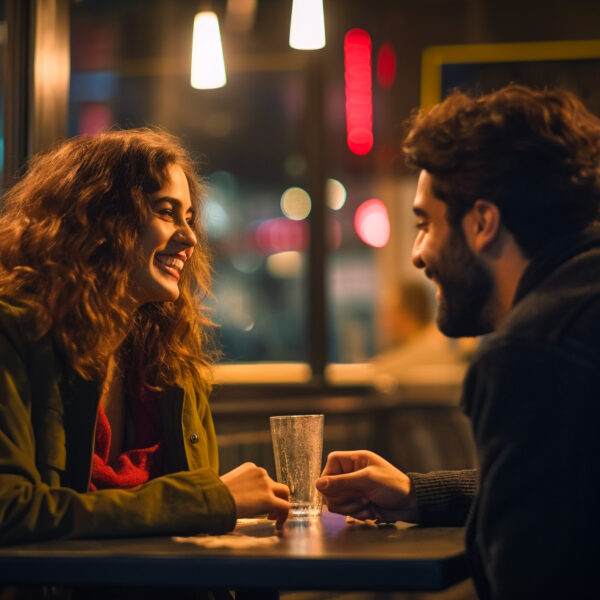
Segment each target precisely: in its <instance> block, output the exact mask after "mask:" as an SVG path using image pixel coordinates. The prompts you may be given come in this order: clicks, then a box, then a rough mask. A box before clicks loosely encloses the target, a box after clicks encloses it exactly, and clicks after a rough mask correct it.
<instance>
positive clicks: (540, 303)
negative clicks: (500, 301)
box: [411, 230, 600, 600]
mask: <svg viewBox="0 0 600 600" xmlns="http://www.w3.org/2000/svg"><path fill="white" fill-rule="evenodd" d="M462 405H463V409H464V410H465V412H466V413H467V414H468V415H469V416H470V418H471V421H472V426H473V433H474V437H475V442H476V445H477V453H478V463H479V477H478V485H477V482H476V474H475V472H473V471H460V472H454V473H448V472H442V473H437V474H430V475H425V476H423V475H417V474H411V477H412V479H413V482H414V484H415V487H416V491H417V498H418V502H419V507H420V511H421V515H422V521H423V522H424V523H425V524H455V523H458V522H460V521H461V519H463V518H464V516H465V515H466V513H467V512H468V518H467V539H466V543H467V554H468V557H469V561H470V563H471V568H472V572H473V578H474V581H475V585H476V587H477V591H478V594H479V597H480V598H481V599H482V600H487V599H493V600H508V599H510V600H518V599H520V598H523V599H524V598H527V599H528V600H530V599H537V598H540V599H544V600H547V599H551V598H592V597H594V598H598V597H600V584H598V583H594V585H592V573H593V571H592V569H597V568H598V567H597V566H596V563H598V561H599V560H600V526H599V523H600V518H599V510H600V500H599V496H598V490H600V465H599V464H598V462H599V461H600V434H599V432H598V426H599V423H600V232H599V231H598V230H594V231H592V232H590V233H587V234H585V235H580V236H577V237H570V238H565V239H563V240H561V241H560V242H558V243H556V244H554V245H553V247H552V249H550V250H549V251H547V252H545V253H543V254H541V255H540V256H539V257H536V258H534V259H533V260H532V261H531V263H530V265H529V266H528V268H527V269H526V271H525V273H524V275H523V277H522V279H521V281H520V283H519V287H518V289H517V293H516V297H515V302H514V306H513V308H512V310H511V312H510V314H509V316H508V318H507V320H506V321H505V322H504V323H503V324H502V326H501V327H500V328H499V329H498V330H497V331H496V332H495V333H494V334H492V335H490V336H489V337H488V338H487V339H486V340H485V342H484V343H483V344H482V347H481V349H480V350H479V351H478V353H477V355H476V356H475V358H474V360H473V363H472V365H471V367H470V369H469V371H468V373H467V376H466V379H465V383H464V387H463V398H462ZM473 498H474V500H473V502H472V505H471V506H470V500H471V499H473ZM469 506H470V509H469Z"/></svg>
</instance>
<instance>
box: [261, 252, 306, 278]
mask: <svg viewBox="0 0 600 600" xmlns="http://www.w3.org/2000/svg"><path fill="white" fill-rule="evenodd" d="M267 271H268V273H269V275H271V276H272V277H278V278H281V279H287V278H292V277H300V275H301V274H302V254H301V253H300V252H297V251H295V250H290V251H288V252H278V253H277V254H272V255H271V256H269V258H267Z"/></svg>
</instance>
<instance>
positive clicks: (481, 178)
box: [403, 84, 600, 257]
mask: <svg viewBox="0 0 600 600" xmlns="http://www.w3.org/2000/svg"><path fill="white" fill-rule="evenodd" d="M403 150H404V153H405V156H406V159H407V163H408V164H409V165H411V166H413V167H417V168H420V169H424V170H426V171H427V172H429V173H430V175H431V176H432V189H433V193H434V195H435V196H436V197H437V198H439V199H440V200H442V201H444V202H446V203H447V205H448V216H449V219H450V221H451V222H452V223H453V224H456V223H457V222H459V221H460V219H461V218H462V216H463V215H464V214H465V213H466V212H467V211H468V210H469V208H470V207H471V206H472V205H473V203H474V202H475V201H476V200H477V199H486V200H489V201H491V202H493V203H495V204H496V205H497V206H498V208H499V209H500V212H501V215H502V220H503V222H504V224H505V226H506V227H507V229H508V230H509V231H510V232H511V233H512V234H513V235H514V237H515V240H516V242H517V244H518V245H519V247H520V248H521V250H522V251H523V252H524V254H525V255H526V256H527V257H531V256H533V255H534V254H535V253H537V252H538V251H539V250H541V249H542V248H543V247H544V246H546V245H547V244H549V243H551V242H552V241H553V240H554V239H556V238H557V237H560V236H563V235H567V234H571V233H575V232H578V231H581V230H583V229H584V228H586V227H587V226H588V225H589V224H590V223H591V222H593V221H595V220H596V219H597V215H598V207H599V203H600V119H598V118H597V117H596V116H595V115H593V114H592V113H590V112H589V111H588V110H587V109H586V108H585V107H584V105H583V104H582V103H581V101H580V100H579V99H578V98H577V97H576V96H575V95H574V94H572V93H571V92H568V91H565V90H558V89H556V90H549V89H544V90H534V89H531V88H528V87H525V86H522V85H516V84H511V85H508V86H506V87H504V88H502V89H500V90H498V91H496V92H493V93H490V94H486V95H482V96H480V97H475V98H472V97H469V96H467V95H465V94H463V93H461V92H458V91H456V92H453V93H452V94H451V95H450V96H448V97H447V98H446V99H445V100H444V101H443V102H441V103H440V104H438V105H436V106H435V107H433V108H432V109H431V110H429V111H421V112H419V113H417V114H416V115H414V116H413V119H412V122H411V124H410V129H409V132H408V135H407V136H406V138H405V140H404V145H403Z"/></svg>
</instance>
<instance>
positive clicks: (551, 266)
mask: <svg viewBox="0 0 600 600" xmlns="http://www.w3.org/2000/svg"><path fill="white" fill-rule="evenodd" d="M597 247H600V226H594V227H591V228H589V229H587V230H585V231H584V232H582V233H577V234H573V235H568V236H565V237H563V238H560V239H559V240H556V241H554V242H552V247H551V248H548V247H546V248H544V250H543V251H542V252H539V253H538V254H537V255H536V256H534V257H533V258H532V260H531V262H530V263H529V265H528V266H527V268H526V269H525V272H524V273H523V276H522V277H521V280H520V281H519V285H518V286H517V291H516V293H515V298H514V300H513V306H514V305H515V304H517V303H518V302H519V301H520V300H522V299H523V298H524V297H525V296H526V295H527V294H529V292H531V291H532V290H533V289H534V288H536V287H537V286H538V285H539V284H540V283H541V282H542V281H543V280H544V279H545V278H546V277H547V276H548V275H550V273H552V272H553V271H554V270H555V269H556V268H557V267H559V266H560V265H561V264H563V263H565V262H566V261H568V260H569V259H571V258H573V257H574V256H577V255H579V254H582V253H583V252H585V251H587V250H590V249H592V248H597Z"/></svg>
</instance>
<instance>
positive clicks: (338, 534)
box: [0, 513, 468, 591]
mask: <svg viewBox="0 0 600 600" xmlns="http://www.w3.org/2000/svg"><path fill="white" fill-rule="evenodd" d="M196 541H198V542H199V543H201V544H203V545H195V544H193V543H190V542H189V541H186V542H179V541H175V540H174V539H173V538H171V537H147V538H122V539H95V540H64V541H51V542H44V543H36V544H28V545H21V546H12V547H5V548H0V585H3V584H4V585H8V584H11V585H19V584H52V585H146V586H147V585H152V586H186V587H193V586H197V587H203V588H228V589H238V588H239V589H242V588H246V589H259V588H266V587H270V588H274V589H281V590H295V589H296V590H300V589H314V590H399V591H400V590H402V591H410V590H412V591H415V590H421V591H432V590H442V589H444V588H447V587H449V586H451V585H453V584H454V583H458V582H459V581H462V580H464V579H466V578H467V577H468V571H467V565H466V559H465V554H464V545H463V529H462V528H460V527H430V528H425V527H418V526H413V525H409V524H406V523H396V524H395V525H389V526H384V527H381V526H380V527H370V526H367V525H362V524H347V523H346V520H345V518H344V517H341V516H340V515H335V514H332V513H324V514H323V515H322V517H321V519H320V521H317V522H314V523H311V524H307V523H298V524H295V523H286V525H285V527H284V529H283V531H282V532H279V533H278V532H276V530H275V527H274V525H273V524H272V522H269V521H266V520H261V519H254V520H241V521H239V522H238V526H237V527H236V530H235V532H234V533H233V534H228V535H226V536H201V537H199V538H196ZM207 544H208V545H213V546H215V547H207Z"/></svg>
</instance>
